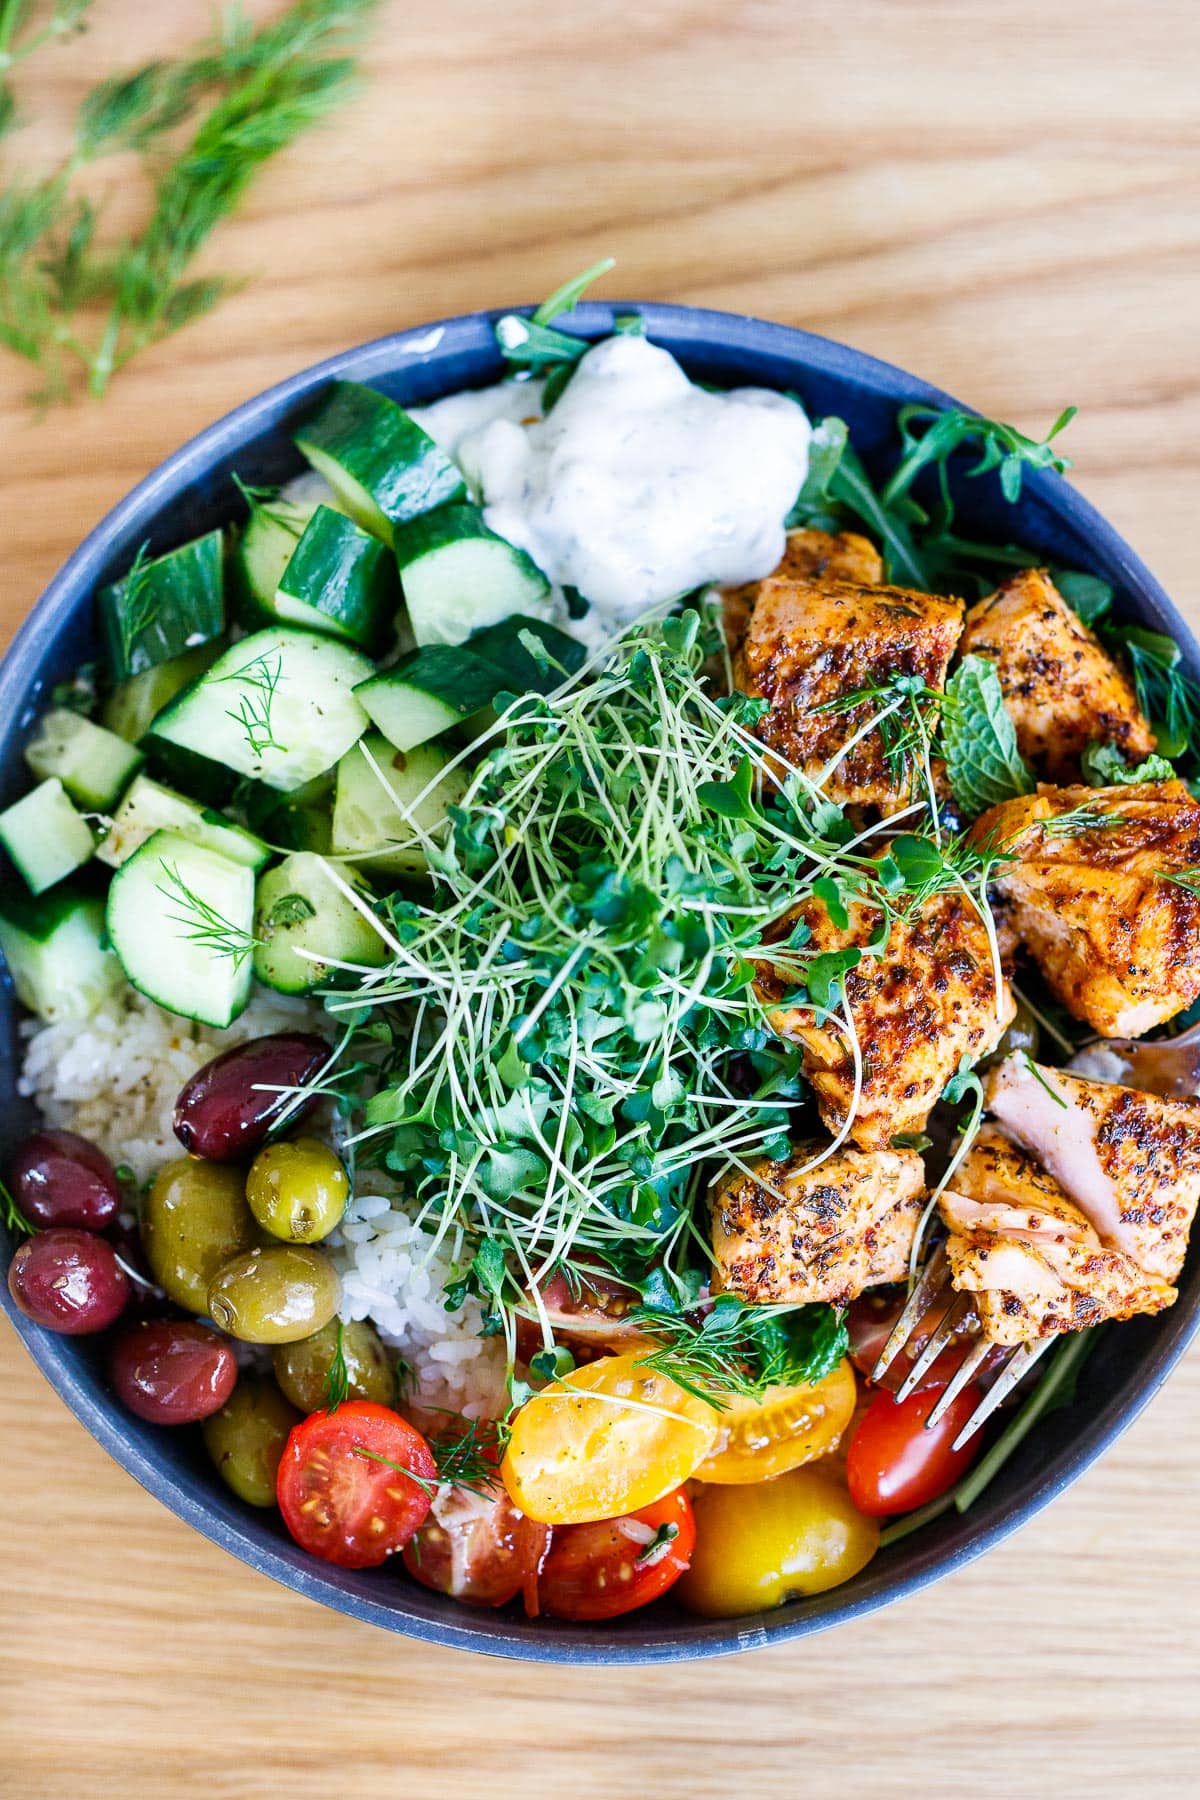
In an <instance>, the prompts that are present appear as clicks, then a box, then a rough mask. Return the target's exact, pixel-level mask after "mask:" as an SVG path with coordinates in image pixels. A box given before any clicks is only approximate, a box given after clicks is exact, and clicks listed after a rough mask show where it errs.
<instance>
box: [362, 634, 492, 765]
mask: <svg viewBox="0 0 1200 1800" xmlns="http://www.w3.org/2000/svg"><path fill="white" fill-rule="evenodd" d="M504 685H505V683H504V677H503V675H502V674H501V673H500V671H499V670H498V669H496V668H495V667H494V666H493V665H492V664H491V663H487V662H484V661H483V659H482V658H481V657H478V656H472V655H471V653H470V651H469V650H467V649H465V648H464V647H462V646H456V645H449V644H426V645H425V646H424V647H423V648H422V649H420V650H414V651H413V652H412V653H411V654H410V655H409V656H406V657H404V658H403V659H402V660H401V661H400V662H398V663H396V664H395V666H394V667H393V668H390V669H384V670H383V671H382V673H380V674H378V675H372V676H370V677H369V679H368V680H366V681H363V682H360V683H359V685H358V686H357V687H356V688H355V690H354V692H355V693H356V694H357V696H358V698H359V699H360V700H361V701H362V704H363V706H364V708H365V710H366V711H367V713H368V714H369V716H370V719H371V723H372V724H373V725H374V726H375V728H376V730H378V731H381V732H382V733H383V735H384V737H385V738H387V740H388V742H389V743H390V744H394V745H395V747H396V749H397V750H415V749H416V748H417V746H418V744H422V743H427V742H428V741H429V740H430V738H433V737H440V735H441V733H442V732H443V731H448V730H450V728H451V727H452V726H454V725H456V724H462V723H463V722H464V721H465V720H467V719H470V718H472V717H473V716H474V715H475V714H476V713H478V712H482V711H483V709H484V707H486V706H490V705H491V703H492V701H493V699H494V698H495V696H496V695H497V694H498V693H499V691H500V689H501V688H502V687H503V686H504ZM414 690H415V691H416V692H417V694H418V695H419V696H420V697H422V698H424V699H426V700H427V701H431V702H433V703H434V704H436V705H437V706H441V707H444V708H445V709H446V717H445V719H444V721H443V722H442V723H441V724H439V725H438V726H437V728H436V729H435V730H433V731H428V732H425V733H423V734H420V735H415V736H414V735H413V733H412V732H411V731H410V730H406V729H404V727H403V726H399V727H398V726H397V715H398V714H399V715H400V716H402V709H403V707H404V704H405V697H406V695H407V694H410V693H412V692H413V691H414ZM389 722H390V723H391V725H392V730H391V731H389V730H388V723H389ZM393 734H394V735H393Z"/></svg>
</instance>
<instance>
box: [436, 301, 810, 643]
mask: <svg viewBox="0 0 1200 1800" xmlns="http://www.w3.org/2000/svg"><path fill="white" fill-rule="evenodd" d="M539 398H540V393H539V387H538V384H535V383H533V382H529V383H524V382H503V383H501V384H500V386H498V387H494V388H484V389H481V390H479V391H478V392H475V393H465V394H452V395H450V396H449V398H447V399H445V400H439V401H437V402H435V403H434V404H433V405H432V406H428V407H424V408H421V409H418V410H416V411H414V412H413V415H412V416H413V417H414V418H415V419H416V420H417V422H418V423H419V424H420V425H422V426H423V427H424V429H425V430H426V431H428V432H429V434H430V435H431V436H432V437H433V438H435V439H436V440H437V442H438V443H439V444H440V445H441V446H442V447H443V449H445V450H446V451H447V452H448V453H449V454H451V455H453V456H454V458H455V459H456V461H457V462H458V464H459V466H460V467H461V469H462V471H463V474H464V475H465V477H466V479H467V482H468V484H469V486H470V488H471V490H472V493H473V494H474V496H475V498H476V499H477V500H478V501H479V502H480V504H481V505H482V506H483V509H484V517H485V519H486V521H487V523H488V525H489V526H490V527H491V529H492V530H493V531H495V532H497V533H498V534H499V535H500V536H501V537H503V538H507V539H508V541H509V542H510V543H513V544H517V545H518V546H519V547H520V548H521V549H523V550H526V551H528V553H529V555H530V556H531V557H532V558H533V560H534V562H536V563H537V565H538V567H539V568H540V569H541V570H542V571H543V572H544V573H545V574H546V575H547V576H548V577H549V579H550V580H551V581H552V582H554V583H555V584H556V585H559V586H570V587H573V588H577V589H578V591H579V592H580V593H581V594H582V595H583V596H584V598H585V599H586V600H587V601H588V602H589V603H590V611H589V613H588V615H587V617H586V618H585V619H583V620H574V621H572V622H571V623H570V624H569V626H568V627H567V628H568V629H569V630H570V631H571V632H573V633H574V634H575V635H576V636H578V637H581V638H583V639H585V640H586V641H587V642H588V643H589V644H592V645H598V644H601V643H603V642H604V641H606V639H607V638H609V637H611V636H612V635H613V634H614V633H616V632H617V631H620V630H621V629H622V627H623V626H625V625H626V624H628V623H629V622H630V621H631V620H633V619H635V618H637V617H638V616H639V614H641V613H644V612H646V611H647V610H648V609H649V608H650V607H653V606H657V605H660V604H662V603H664V602H666V601H669V600H672V599H675V598H676V597H678V596H680V595H682V594H685V593H688V592H689V591H690V590H692V589H694V588H698V587H701V586H703V585H706V584H709V583H720V584H730V585H732V584H736V583H738V582H742V581H755V580H758V579H759V578H760V577H761V576H764V575H768V574H770V572H771V570H772V569H773V568H775V567H776V565H777V564H778V562H779V560H780V558H781V557H782V555H783V550H784V524H783V522H784V519H785V518H786V517H787V514H788V511H789V510H790V508H791V506H792V503H793V501H794V500H795V498H796V495H797V494H798V493H799V491H800V488H801V486H802V485H803V482H804V477H805V473H806V471H807V468H808V446H809V440H810V438H811V436H812V431H811V427H810V426H809V422H808V420H807V418H806V417H805V414H804V411H803V409H802V408H801V407H800V406H799V405H797V403H796V402H795V401H794V400H789V399H787V398H786V396H785V395H783V394H773V393H770V392H769V391H768V390H766V389H765V388H736V389H734V390H733V391H732V392H730V393H709V392H707V391H706V390H705V389H704V388H700V387H697V386H696V385H695V383H694V382H692V381H689V379H688V377H687V376H686V375H685V374H684V372H683V370H682V369H681V368H680V366H679V364H678V363H677V362H676V361H675V358H674V357H673V356H671V355H670V354H669V352H668V351H666V350H662V349H659V348H658V347H657V346H656V345H654V344H651V343H649V342H647V340H646V339H645V338H640V337H633V336H628V337H624V336H618V337H612V338H608V339H606V340H605V341H604V342H602V343H599V344H597V345H596V346H595V348H594V349H591V350H589V351H588V352H587V354H586V355H585V356H583V357H582V358H581V360H580V362H579V365H578V367H577V368H576V370H575V373H574V375H573V376H572V377H571V380H570V382H569V383H568V385H567V387H566V388H565V390H564V391H563V393H562V395H561V397H560V398H559V400H558V402H557V404H556V405H555V406H554V407H553V408H552V410H551V411H550V413H549V414H548V415H547V416H546V417H545V418H541V417H537V418H533V419H531V417H530V415H531V413H533V412H534V411H535V409H536V406H537V400H538V399H539Z"/></svg>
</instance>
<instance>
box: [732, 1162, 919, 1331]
mask: <svg viewBox="0 0 1200 1800" xmlns="http://www.w3.org/2000/svg"><path fill="white" fill-rule="evenodd" d="M820 1155H821V1146H820V1145H819V1144H804V1145H801V1146H800V1147H799V1148H798V1149H796V1150H795V1151H794V1152H793V1154H792V1155H791V1156H790V1157H789V1158H788V1159H787V1161H786V1162H760V1163H757V1164H756V1165H755V1166H754V1168H753V1169H752V1170H751V1172H750V1173H749V1174H745V1173H743V1172H742V1171H741V1170H734V1171H733V1173H732V1174H731V1175H729V1176H728V1177H726V1178H725V1180H724V1181H723V1182H721V1183H720V1184H719V1185H718V1186H717V1187H716V1188H715V1189H714V1191H713V1194H712V1197H711V1208H712V1241H713V1257H714V1267H713V1288H714V1290H721V1291H723V1292H726V1293H731V1294H737V1295H739V1296H740V1297H741V1298H742V1299H744V1300H752V1301H755V1302H758V1303H763V1304H765V1303H770V1302H783V1301H786V1302H788V1303H794V1302H799V1301H808V1300H828V1301H829V1302H831V1303H832V1304H833V1305H835V1306H844V1305H846V1304H847V1302H849V1301H850V1300H853V1299H854V1297H855V1295H856V1294H860V1293H861V1292H862V1291H863V1289H864V1288H866V1287H870V1286H872V1285H873V1284H874V1283H876V1282H881V1281H899V1280H900V1278H901V1276H903V1275H904V1274H906V1273H907V1270H908V1258H909V1252H910V1251H911V1249H912V1241H913V1237H914V1234H915V1232H916V1228H917V1221H918V1220H919V1219H920V1216H921V1207H922V1204H923V1200H924V1195H925V1166H924V1164H923V1163H922V1161H921V1158H920V1157H919V1156H918V1155H917V1153H916V1152H915V1151H914V1150H876V1151H873V1152H871V1153H869V1154H868V1153H865V1152H863V1151H860V1150H848V1149H845V1148H843V1149H840V1150H835V1151H833V1152H832V1153H831V1154H830V1155H827V1156H826V1157H824V1159H823V1160H818V1159H820ZM810 1164H815V1165H816V1166H814V1167H809V1166H808V1165H810Z"/></svg>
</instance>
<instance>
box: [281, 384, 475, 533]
mask: <svg viewBox="0 0 1200 1800" xmlns="http://www.w3.org/2000/svg"><path fill="white" fill-rule="evenodd" d="M295 442H296V444H297V446H298V447H299V449H300V450H301V451H303V452H304V453H305V454H307V452H308V449H309V448H312V449H315V450H317V451H319V452H321V453H323V454H324V455H325V456H327V457H328V458H330V460H331V461H333V462H335V463H337V464H338V466H339V467H341V468H343V469H345V471H346V472H347V474H349V475H350V476H351V477H352V479H353V480H354V481H356V482H357V483H358V484H359V486H361V487H362V488H364V489H365V490H366V492H367V493H368V494H369V495H370V497H371V499H372V500H373V501H374V503H375V505H376V506H377V507H378V509H379V511H380V513H381V514H382V515H383V517H384V519H385V520H386V521H387V522H388V524H389V525H390V526H396V525H399V524H403V523H404V521H405V520H408V519H413V518H416V517H417V516H418V515H419V514H421V513H426V512H431V511H432V510H433V508H434V507H436V506H442V505H444V504H445V503H446V502H447V501H451V500H457V499H460V498H461V497H462V496H463V495H465V493H466V484H465V483H464V481H463V478H462V475H461V473H460V472H459V470H458V468H457V467H456V465H455V464H454V463H452V462H451V460H450V458H449V457H448V456H447V455H446V453H445V451H444V450H441V449H439V448H438V446H437V444H435V443H434V441H433V439H432V438H431V437H430V436H429V434H428V433H427V432H425V431H422V429H421V427H420V426H419V425H418V424H417V423H416V421H415V420H413V419H410V418H409V416H408V414H407V413H406V412H405V411H404V409H403V408H402V407H400V406H397V405H396V402H395V401H394V400H389V399H388V398H387V396H386V395H385V394H381V393H378V392H377V391H376V389H374V388H369V387H363V386H361V385H360V384H359V383H358V382H355V381H335V382H334V384H333V386H332V387H331V388H330V390H329V392H328V393H327V394H326V396H325V398H324V400H323V401H322V402H321V404H320V405H319V406H318V408H317V410H316V412H315V413H314V414H313V415H312V417H311V418H310V419H309V420H308V421H307V423H306V424H305V425H304V426H303V427H302V428H301V429H300V430H299V431H298V432H296V434H295Z"/></svg>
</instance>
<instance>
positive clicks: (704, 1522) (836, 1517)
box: [674, 1469, 879, 1619]
mask: <svg viewBox="0 0 1200 1800" xmlns="http://www.w3.org/2000/svg"><path fill="white" fill-rule="evenodd" d="M692 1505H693V1506H694V1508H695V1512H696V1548H695V1549H694V1550H693V1552H692V1561H691V1566H690V1567H689V1568H688V1570H687V1572H686V1574H684V1575H682V1576H681V1577H680V1579H679V1581H678V1582H677V1583H676V1586H675V1590H674V1591H675V1594H676V1596H677V1597H678V1599H680V1600H681V1601H682V1602H683V1604H684V1606H686V1607H688V1608H689V1609H690V1610H691V1611H692V1612H697V1613H703V1614H704V1615H705V1617H706V1618H710V1619H732V1618H737V1617H739V1616H740V1615H741V1614H743V1613H753V1612H761V1611H762V1610H763V1608H764V1607H770V1606H782V1605H783V1603H784V1602H785V1601H786V1600H795V1599H799V1598H800V1597H801V1596H803V1595H807V1594H823V1593H824V1592H825V1590H826V1588H832V1587H837V1586H838V1585H839V1584H840V1583H841V1582H843V1581H849V1579H850V1577H851V1576H852V1575H857V1574H858V1571H859V1570H860V1569H863V1568H865V1567H866V1565H867V1564H868V1563H869V1562H870V1560H871V1558H872V1557H873V1556H874V1554H875V1552H876V1550H877V1549H878V1548H879V1523H878V1521H877V1520H875V1519H868V1518H867V1517H866V1516H865V1515H864V1514H863V1513H860V1512H859V1511H858V1510H857V1508H856V1507H855V1506H854V1505H853V1503H852V1501H851V1499H850V1496H849V1494H848V1493H847V1492H846V1490H845V1488H844V1487H842V1486H840V1484H839V1483H838V1482H836V1481H832V1480H830V1478H829V1476H828V1475H820V1474H818V1473H817V1471H816V1470H815V1469H793V1470H792V1472H791V1474H790V1475H781V1476H780V1477H779V1479H778V1480H777V1481H760V1482H756V1483H755V1485H754V1486H753V1487H700V1488H697V1489H696V1490H695V1493H694V1496H693V1500H692Z"/></svg>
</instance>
